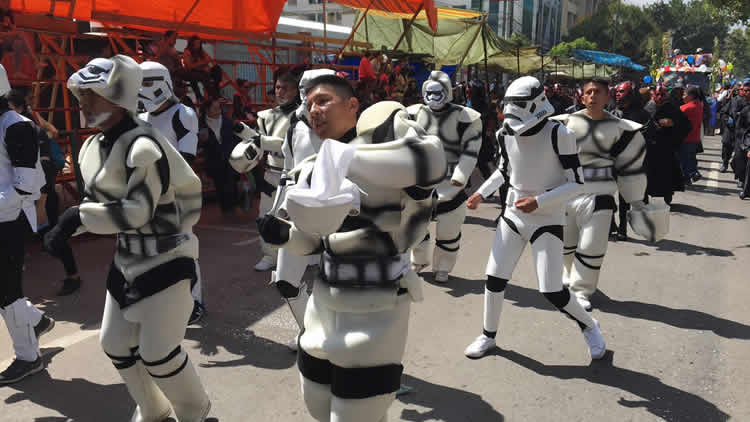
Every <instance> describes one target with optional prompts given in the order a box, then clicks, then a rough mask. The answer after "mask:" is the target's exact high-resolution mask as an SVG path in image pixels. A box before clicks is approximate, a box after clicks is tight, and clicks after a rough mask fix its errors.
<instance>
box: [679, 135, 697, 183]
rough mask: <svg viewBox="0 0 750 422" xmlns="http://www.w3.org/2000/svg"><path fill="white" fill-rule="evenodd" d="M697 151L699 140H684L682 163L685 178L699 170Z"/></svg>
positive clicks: (681, 151) (681, 148)
mask: <svg viewBox="0 0 750 422" xmlns="http://www.w3.org/2000/svg"><path fill="white" fill-rule="evenodd" d="M696 151H698V143H697V142H683V143H682V145H680V164H681V165H682V177H684V178H685V179H687V178H689V177H692V176H693V175H694V174H695V173H697V172H698V160H697V158H696V156H695V155H696Z"/></svg>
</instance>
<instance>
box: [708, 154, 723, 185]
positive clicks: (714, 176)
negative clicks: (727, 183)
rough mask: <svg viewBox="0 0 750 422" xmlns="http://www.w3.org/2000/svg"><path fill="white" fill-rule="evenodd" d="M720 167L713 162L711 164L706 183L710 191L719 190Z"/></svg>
mask: <svg viewBox="0 0 750 422" xmlns="http://www.w3.org/2000/svg"><path fill="white" fill-rule="evenodd" d="M720 167H721V165H720V164H719V163H718V162H716V161H714V162H713V163H711V171H710V172H709V173H708V179H709V180H708V181H707V183H706V186H707V187H709V188H712V189H719V179H721V173H719V168H720Z"/></svg>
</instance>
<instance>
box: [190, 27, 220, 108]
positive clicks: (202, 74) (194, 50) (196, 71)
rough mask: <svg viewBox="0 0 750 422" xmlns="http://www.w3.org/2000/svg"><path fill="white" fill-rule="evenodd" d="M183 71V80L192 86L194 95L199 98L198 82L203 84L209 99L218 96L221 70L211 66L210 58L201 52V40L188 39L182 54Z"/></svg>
mask: <svg viewBox="0 0 750 422" xmlns="http://www.w3.org/2000/svg"><path fill="white" fill-rule="evenodd" d="M182 59H183V63H184V70H183V71H182V72H181V75H180V76H182V77H183V79H185V80H186V81H190V82H191V83H192V85H193V90H194V91H196V92H195V95H197V96H200V91H199V88H198V82H200V83H201V84H203V89H204V90H206V92H207V93H208V94H209V96H211V97H218V96H219V83H220V82H221V78H222V76H221V68H220V67H219V66H216V65H214V66H212V65H211V57H209V56H208V53H206V52H205V51H204V50H203V40H201V39H200V37H199V36H197V35H193V36H191V37H190V38H189V39H188V44H187V47H186V48H185V51H183V53H182Z"/></svg>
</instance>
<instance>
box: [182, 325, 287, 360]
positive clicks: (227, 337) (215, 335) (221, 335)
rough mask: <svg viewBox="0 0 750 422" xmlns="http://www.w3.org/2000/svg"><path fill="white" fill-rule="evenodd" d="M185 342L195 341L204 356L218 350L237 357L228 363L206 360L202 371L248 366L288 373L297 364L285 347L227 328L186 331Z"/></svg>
mask: <svg viewBox="0 0 750 422" xmlns="http://www.w3.org/2000/svg"><path fill="white" fill-rule="evenodd" d="M185 338H188V339H191V340H196V341H198V342H199V345H198V348H199V350H200V353H201V354H203V355H208V356H213V355H216V354H217V353H218V349H219V346H221V347H222V348H224V349H225V350H226V351H227V352H229V353H231V354H233V355H237V356H240V357H239V358H237V359H233V360H228V361H211V360H209V362H208V363H201V364H200V366H201V367H202V368H231V367H237V366H245V365H249V366H254V367H256V368H264V369H287V368H290V367H292V366H293V365H294V364H295V362H296V361H297V355H296V354H294V353H293V352H292V351H291V350H290V349H289V348H288V347H287V346H285V345H283V344H280V343H277V342H275V341H273V340H270V339H267V338H263V337H258V336H256V335H255V333H254V332H253V331H251V330H245V329H239V328H227V327H223V328H220V329H217V328H214V326H208V327H202V328H195V327H188V329H187V333H186V334H185Z"/></svg>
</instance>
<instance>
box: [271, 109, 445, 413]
mask: <svg viewBox="0 0 750 422" xmlns="http://www.w3.org/2000/svg"><path fill="white" fill-rule="evenodd" d="M357 134H358V136H357V137H356V138H354V139H353V140H351V142H349V145H351V146H353V147H354V151H353V158H351V161H350V163H349V165H348V172H347V173H346V177H347V178H348V179H349V180H350V181H351V182H353V183H354V184H356V185H357V186H358V187H359V188H360V189H361V190H362V191H363V192H366V195H362V197H361V204H360V212H359V215H356V216H351V215H350V216H348V217H346V218H345V220H344V222H343V224H342V225H341V227H340V228H339V229H338V231H337V232H336V233H333V234H330V235H328V236H323V237H320V236H316V235H312V234H310V233H306V232H302V231H301V230H299V228H298V227H297V226H296V225H294V224H291V225H289V223H286V222H284V221H281V220H278V219H274V218H272V217H266V219H268V220H267V221H268V223H266V224H269V225H270V226H274V225H276V226H279V227H280V229H279V230H278V231H279V232H281V233H285V234H282V235H281V239H282V240H280V243H281V246H282V247H285V248H288V249H289V250H290V251H292V252H293V253H295V254H297V255H309V254H314V253H320V252H322V255H323V257H322V259H321V278H322V280H320V281H317V282H316V283H315V287H314V290H313V295H312V297H311V298H310V302H309V304H308V306H307V311H306V313H305V329H304V331H303V334H302V336H301V337H300V352H299V358H298V366H299V369H300V374H301V378H302V391H303V395H304V399H305V404H306V405H307V408H308V410H309V411H310V413H311V415H312V416H313V418H315V419H316V420H318V421H331V420H336V421H340V422H353V421H357V422H379V421H383V420H385V415H386V413H387V410H388V408H389V407H390V405H391V403H392V402H393V399H394V398H395V392H396V390H398V388H399V386H400V378H401V374H402V371H403V366H402V365H401V359H402V357H403V354H404V349H405V347H406V335H407V329H408V319H409V303H410V302H411V300H420V299H421V284H420V283H421V279H420V278H419V277H418V276H417V275H416V274H415V273H414V272H413V271H411V270H410V266H409V258H408V255H407V253H408V251H409V250H410V249H411V248H412V247H413V246H414V245H415V244H417V243H418V242H419V241H420V240H421V239H422V238H423V237H424V235H425V234H426V233H427V228H428V224H429V220H430V216H431V214H432V212H433V208H434V205H435V196H434V187H435V186H436V185H437V184H438V183H439V182H440V181H441V180H442V179H443V176H444V174H445V167H446V164H445V158H444V153H443V148H442V145H441V142H440V141H439V140H438V139H437V138H436V137H434V136H429V135H426V134H425V132H424V130H423V129H422V128H421V127H419V126H418V125H416V124H415V123H414V122H413V121H410V120H409V117H408V114H407V113H406V111H405V109H404V108H403V106H401V105H400V104H398V103H394V102H382V103H378V104H375V105H373V106H372V107H370V108H368V109H367V110H365V111H364V112H363V113H362V116H361V117H360V119H359V122H358V124H357ZM326 142H337V141H332V140H327V141H326ZM324 150H325V148H324ZM317 159H318V160H320V159H321V157H318V158H317ZM305 165H307V163H303V164H302V166H305ZM316 171H317V169H316ZM331 171H336V169H331ZM299 174H300V173H299V172H298V171H296V170H295V171H293V172H291V173H290V175H291V176H293V177H294V176H298V175H299ZM303 174H304V173H303ZM314 177H315V175H313V179H314ZM316 212H318V213H319V212H320V211H316ZM266 224H263V225H262V226H263V227H261V234H262V235H264V236H265V235H266V233H267V232H266V227H267V226H266Z"/></svg>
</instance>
